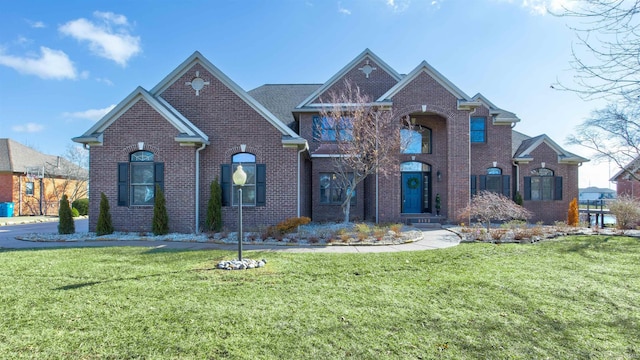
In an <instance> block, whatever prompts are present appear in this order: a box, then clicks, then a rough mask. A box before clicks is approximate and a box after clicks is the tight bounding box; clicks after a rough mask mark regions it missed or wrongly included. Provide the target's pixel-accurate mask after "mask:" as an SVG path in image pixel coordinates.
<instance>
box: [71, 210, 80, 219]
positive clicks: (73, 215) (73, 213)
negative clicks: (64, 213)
mask: <svg viewBox="0 0 640 360" xmlns="http://www.w3.org/2000/svg"><path fill="white" fill-rule="evenodd" d="M78 216H80V212H79V211H78V209H76V208H71V217H74V218H77V217H78Z"/></svg>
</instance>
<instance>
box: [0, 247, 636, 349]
mask: <svg viewBox="0 0 640 360" xmlns="http://www.w3.org/2000/svg"><path fill="white" fill-rule="evenodd" d="M233 257H234V252H225V251H217V250H216V251H213V250H207V251H204V250H198V251H178V250H167V249H162V248H131V247H110V248H73V249H70V248H68V249H54V250H49V249H46V250H45V249H41V250H0V264H1V266H0V284H1V291H0V354H2V357H3V358H37V359H47V358H74V359H75V358H81V359H105V358H106V359H124V358H140V359H142V358H144V359H167V358H172V359H176V358H180V359H331V358H335V359H338V358H348V357H351V358H354V359H384V358H389V359H420V358H422V359H432V358H433V359H441V358H444V359H462V358H477V359H489V358H491V359H505V358H522V359H539V358H551V359H585V358H595V359H632V358H638V357H640V241H639V240H638V239H636V238H628V237H615V236H572V237H565V238H560V239H556V240H548V241H543V242H540V243H536V244H532V245H520V244H503V245H494V244H486V243H473V244H461V245H459V246H456V247H453V248H448V249H442V250H431V251H418V252H400V253H385V254H310V253H304V254H299V253H285V252H257V251H246V252H245V257H247V258H253V259H261V258H266V259H267V260H268V263H267V265H266V267H264V268H260V269H253V270H246V271H223V270H215V269H214V268H215V265H216V264H217V263H218V262H219V261H220V260H223V259H232V258H233Z"/></svg>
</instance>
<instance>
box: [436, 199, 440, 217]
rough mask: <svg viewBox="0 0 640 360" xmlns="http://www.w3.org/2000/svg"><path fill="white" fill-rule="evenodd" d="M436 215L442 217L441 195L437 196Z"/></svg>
mask: <svg viewBox="0 0 640 360" xmlns="http://www.w3.org/2000/svg"><path fill="white" fill-rule="evenodd" d="M436 215H437V216H440V194H436Z"/></svg>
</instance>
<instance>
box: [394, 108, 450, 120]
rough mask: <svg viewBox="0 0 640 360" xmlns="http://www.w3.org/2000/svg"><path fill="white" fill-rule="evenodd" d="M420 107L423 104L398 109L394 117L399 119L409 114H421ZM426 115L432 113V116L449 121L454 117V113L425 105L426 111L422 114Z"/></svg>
mask: <svg viewBox="0 0 640 360" xmlns="http://www.w3.org/2000/svg"><path fill="white" fill-rule="evenodd" d="M422 105H424V104H420V105H409V106H405V107H403V108H402V109H398V112H397V113H396V117H397V118H399V119H401V118H403V117H405V116H407V115H409V114H413V113H423V112H422ZM426 113H432V114H436V115H438V116H442V117H443V118H445V119H451V118H453V117H454V113H453V110H447V109H445V108H443V107H441V106H438V105H429V104H427V111H426V112H424V114H426Z"/></svg>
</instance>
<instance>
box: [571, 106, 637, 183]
mask: <svg viewBox="0 0 640 360" xmlns="http://www.w3.org/2000/svg"><path fill="white" fill-rule="evenodd" d="M639 115H640V108H638V107H636V106H622V105H618V104H610V105H608V106H606V107H605V108H603V109H600V110H596V111H594V112H593V113H592V114H591V117H590V118H589V119H587V120H585V121H584V122H583V123H582V124H580V125H579V126H578V127H577V128H576V132H575V134H573V135H570V136H569V137H567V142H568V143H569V144H573V145H580V146H583V147H586V148H588V149H590V150H592V151H593V153H594V160H610V161H611V162H613V163H614V164H615V165H617V166H618V167H619V168H621V169H625V171H626V172H627V173H628V174H629V175H630V176H631V177H633V178H635V179H636V180H640V179H639V178H638V176H637V174H636V173H635V167H630V168H627V165H628V164H630V163H631V162H632V161H634V160H636V159H638V158H639V157H640V123H638V122H637V120H636V119H638V116H639Z"/></svg>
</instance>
